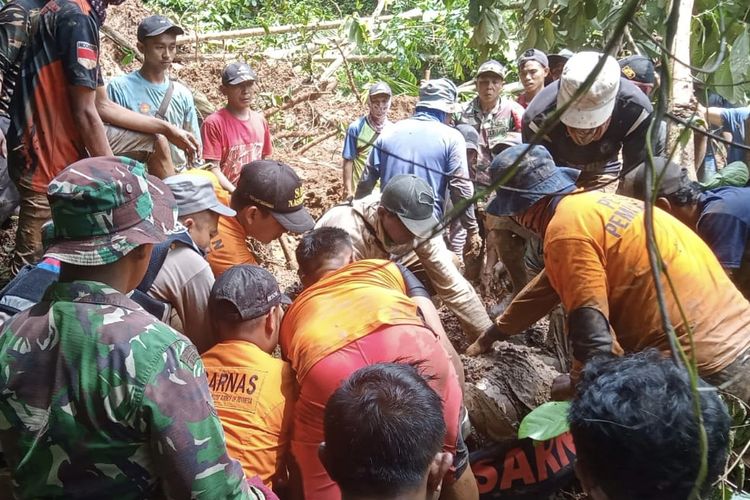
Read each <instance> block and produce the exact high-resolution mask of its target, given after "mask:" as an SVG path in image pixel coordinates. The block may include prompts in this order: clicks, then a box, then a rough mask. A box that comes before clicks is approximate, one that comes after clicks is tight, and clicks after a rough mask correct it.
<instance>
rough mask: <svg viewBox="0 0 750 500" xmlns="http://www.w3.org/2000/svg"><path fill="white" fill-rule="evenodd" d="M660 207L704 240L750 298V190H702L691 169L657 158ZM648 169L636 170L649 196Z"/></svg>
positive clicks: (639, 189) (640, 186)
mask: <svg viewBox="0 0 750 500" xmlns="http://www.w3.org/2000/svg"><path fill="white" fill-rule="evenodd" d="M655 170H656V178H657V179H658V178H659V176H660V175H661V179H660V182H659V184H658V187H657V190H658V192H657V196H658V197H657V200H656V206H657V207H659V208H662V209H664V210H666V211H667V212H669V213H671V214H672V215H673V216H675V217H676V218H677V219H679V220H680V221H681V222H683V223H684V224H685V225H687V226H688V227H691V228H693V229H694V230H695V232H696V233H698V236H700V237H701V238H703V241H705V242H706V244H708V246H709V247H710V248H711V250H712V251H713V252H714V254H716V258H717V259H718V260H719V262H720V263H721V266H722V267H723V268H724V270H725V271H726V272H727V274H728V275H729V277H730V278H731V279H732V281H733V282H734V283H735V285H737V288H738V289H739V290H740V291H741V292H742V294H743V295H744V296H745V298H748V299H750V248H749V247H748V244H747V243H748V238H750V188H747V187H743V188H740V187H719V188H715V189H708V190H706V191H702V190H701V185H700V184H698V183H697V182H695V181H693V180H691V179H690V178H689V177H688V172H687V169H685V168H682V167H681V166H680V165H677V164H675V163H672V162H667V161H666V160H665V159H663V158H657V159H656V165H655ZM645 179H646V177H645V168H644V166H643V165H642V166H640V167H639V168H638V169H637V170H636V178H635V192H636V193H638V195H639V197H642V196H643V194H642V193H645V182H646V181H645Z"/></svg>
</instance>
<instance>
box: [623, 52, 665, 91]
mask: <svg viewBox="0 0 750 500" xmlns="http://www.w3.org/2000/svg"><path fill="white" fill-rule="evenodd" d="M617 62H618V63H619V64H620V73H622V76H624V77H625V78H627V79H628V80H631V81H634V82H638V83H646V84H651V85H653V84H655V83H656V75H655V73H656V72H655V71H654V63H652V62H651V59H649V58H648V57H646V56H641V55H637V54H636V55H632V56H628V57H626V58H625V59H620V60H619V61H617Z"/></svg>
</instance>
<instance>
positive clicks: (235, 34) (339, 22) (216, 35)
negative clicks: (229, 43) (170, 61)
mask: <svg viewBox="0 0 750 500" xmlns="http://www.w3.org/2000/svg"><path fill="white" fill-rule="evenodd" d="M420 17H422V11H421V10H420V9H412V10H409V11H406V12H402V13H401V14H395V15H386V16H380V17H378V19H377V21H378V22H387V21H390V20H391V19H393V18H400V19H418V18H420ZM346 21H347V20H346V19H334V20H332V21H315V22H312V23H309V24H283V25H279V26H269V27H268V28H264V27H258V28H247V29H241V30H230V31H209V32H207V33H200V34H193V35H180V36H178V37H177V45H185V44H188V43H200V42H205V41H208V40H232V39H237V38H251V37H257V36H266V35H280V34H284V33H292V32H294V31H323V30H331V29H337V28H340V27H342V26H343V25H344V24H345V23H346ZM361 21H363V22H366V23H370V22H373V21H374V19H373V18H372V17H365V18H362V19H361Z"/></svg>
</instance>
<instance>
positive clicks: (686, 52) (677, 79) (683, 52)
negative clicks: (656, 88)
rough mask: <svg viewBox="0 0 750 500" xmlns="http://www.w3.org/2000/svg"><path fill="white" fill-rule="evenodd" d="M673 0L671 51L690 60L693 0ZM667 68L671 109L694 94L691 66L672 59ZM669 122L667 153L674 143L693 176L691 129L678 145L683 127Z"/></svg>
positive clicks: (687, 102)
mask: <svg viewBox="0 0 750 500" xmlns="http://www.w3.org/2000/svg"><path fill="white" fill-rule="evenodd" d="M674 1H676V2H680V7H679V17H678V19H677V33H676V34H675V38H674V45H673V50H674V55H675V57H676V58H677V59H678V60H680V61H684V62H686V63H690V21H691V19H692V16H693V0H674ZM670 71H671V73H672V89H671V96H672V102H671V103H670V109H674V107H675V105H685V106H687V105H688V104H689V103H690V100H691V99H692V98H693V78H692V74H691V71H690V68H689V67H687V66H685V65H683V64H680V63H679V62H677V61H675V60H674V59H672V62H671V68H670ZM670 125H671V126H670V127H669V129H668V130H669V140H668V142H667V154H668V153H669V152H671V151H672V150H673V149H674V148H675V146H677V149H676V152H675V157H674V161H675V162H679V163H680V164H681V165H682V166H683V167H685V168H687V169H688V172H689V175H690V177H691V178H692V179H695V178H696V170H697V168H698V165H696V164H695V147H694V140H693V133H692V132H691V133H690V139H689V140H688V142H687V144H686V145H685V146H684V147H683V146H679V145H677V144H678V141H679V137H680V132H682V128H681V127H677V126H675V125H674V124H670Z"/></svg>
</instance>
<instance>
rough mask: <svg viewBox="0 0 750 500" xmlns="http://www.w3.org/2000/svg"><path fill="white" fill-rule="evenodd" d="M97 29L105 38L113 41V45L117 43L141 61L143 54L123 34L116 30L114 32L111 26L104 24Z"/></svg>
mask: <svg viewBox="0 0 750 500" xmlns="http://www.w3.org/2000/svg"><path fill="white" fill-rule="evenodd" d="M99 29H100V30H101V32H102V33H103V34H104V35H105V36H106V37H107V38H109V39H110V40H112V41H113V42H115V45H119V46H120V47H121V48H123V49H125V50H128V51H130V52H132V53H133V56H134V57H135V58H136V59H137V60H139V61H141V62H143V55H142V54H141V53H140V52H138V49H136V48H135V47H133V46H132V45H130V42H129V41H128V39H127V38H125V37H124V36H122V35H121V34H119V33H118V32H116V31H115V30H113V29H112V28H110V27H109V26H106V25H104V26H101V27H100V28H99Z"/></svg>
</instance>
